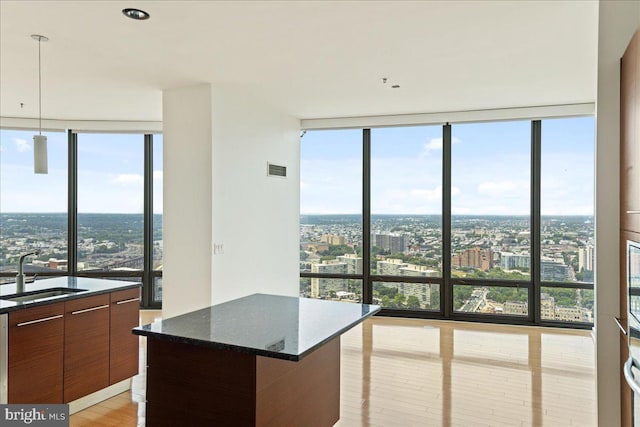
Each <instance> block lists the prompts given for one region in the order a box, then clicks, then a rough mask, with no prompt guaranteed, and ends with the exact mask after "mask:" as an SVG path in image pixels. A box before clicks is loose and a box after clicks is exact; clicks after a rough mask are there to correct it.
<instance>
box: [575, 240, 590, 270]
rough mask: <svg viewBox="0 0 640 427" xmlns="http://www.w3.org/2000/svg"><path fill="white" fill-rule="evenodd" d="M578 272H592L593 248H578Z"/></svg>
mask: <svg viewBox="0 0 640 427" xmlns="http://www.w3.org/2000/svg"><path fill="white" fill-rule="evenodd" d="M578 271H593V246H591V245H587V246H585V247H583V248H578Z"/></svg>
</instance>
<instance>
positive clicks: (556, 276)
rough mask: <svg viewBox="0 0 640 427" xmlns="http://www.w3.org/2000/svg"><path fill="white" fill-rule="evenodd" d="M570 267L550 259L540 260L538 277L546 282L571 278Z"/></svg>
mask: <svg viewBox="0 0 640 427" xmlns="http://www.w3.org/2000/svg"><path fill="white" fill-rule="evenodd" d="M570 270H571V267H569V266H568V265H565V264H563V263H562V262H560V261H555V260H552V259H545V258H543V259H541V260H540V279H541V280H543V281H546V282H564V281H567V280H570V279H571V271H570Z"/></svg>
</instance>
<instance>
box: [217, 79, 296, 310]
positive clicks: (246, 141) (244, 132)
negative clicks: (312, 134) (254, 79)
mask: <svg viewBox="0 0 640 427" xmlns="http://www.w3.org/2000/svg"><path fill="white" fill-rule="evenodd" d="M299 136H300V121H299V120H297V119H295V118H293V117H291V116H288V115H286V114H283V113H281V112H279V111H277V110H275V109H273V108H271V107H270V106H269V105H266V104H264V103H263V102H261V101H260V100H259V99H256V98H254V97H253V96H251V94H248V93H245V92H242V91H241V90H239V89H237V88H236V89H231V88H222V87H214V89H213V242H214V244H216V245H222V247H223V252H222V253H218V251H217V250H216V254H215V255H214V256H213V270H212V289H211V302H212V303H213V304H216V303H219V302H222V301H227V300H229V299H233V298H237V297H241V296H244V295H248V294H252V293H256V292H263V293H272V294H280V295H292V296H297V295H298V293H299V291H298V289H299V264H298V258H299V249H298V247H299V239H300V231H299V212H300V169H299V163H300V138H299ZM268 161H269V162H271V163H276V164H279V165H283V166H287V177H286V178H278V177H267V162H268Z"/></svg>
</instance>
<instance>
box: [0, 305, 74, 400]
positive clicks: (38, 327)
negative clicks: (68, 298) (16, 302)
mask: <svg viewBox="0 0 640 427" xmlns="http://www.w3.org/2000/svg"><path fill="white" fill-rule="evenodd" d="M8 322H9V324H8V327H9V334H8V335H9V338H8V381H7V386H8V390H7V391H8V396H7V397H8V402H9V403H62V378H63V370H62V369H63V352H62V349H63V342H64V326H65V325H64V303H58V304H50V305H45V306H41V307H34V308H30V309H26V310H19V311H15V312H11V313H9V316H8Z"/></svg>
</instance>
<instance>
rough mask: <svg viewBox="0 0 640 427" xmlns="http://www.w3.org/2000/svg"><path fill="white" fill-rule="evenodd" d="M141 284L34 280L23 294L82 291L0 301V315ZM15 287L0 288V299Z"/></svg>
mask: <svg viewBox="0 0 640 427" xmlns="http://www.w3.org/2000/svg"><path fill="white" fill-rule="evenodd" d="M141 286H142V283H139V282H124V281H121V280H106V279H91V278H88V277H71V276H61V277H53V278H50V279H41V280H36V281H35V282H33V283H25V285H24V290H25V293H29V292H34V291H40V290H45V289H51V288H56V289H59V288H64V289H82V291H79V292H74V293H72V294H66V295H59V296H54V297H48V298H42V299H38V300H35V301H28V302H15V301H6V300H3V299H0V314H3V313H8V312H10V311H15V310H21V309H25V308H31V307H36V306H40V305H46V304H55V303H57V302H62V301H68V300H72V299H77V298H84V297H88V296H93V295H99V294H106V293H110V292H114V291H123V290H125V289H132V288H139V287H141ZM15 292H16V286H15V284H14V283H9V284H7V285H1V286H0V298H2V297H4V296H9V295H12V294H15Z"/></svg>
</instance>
